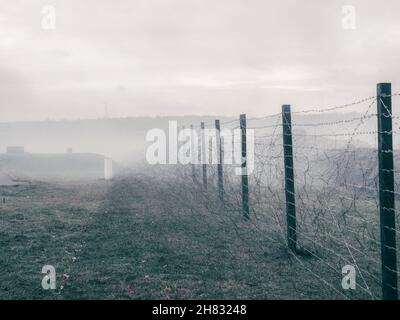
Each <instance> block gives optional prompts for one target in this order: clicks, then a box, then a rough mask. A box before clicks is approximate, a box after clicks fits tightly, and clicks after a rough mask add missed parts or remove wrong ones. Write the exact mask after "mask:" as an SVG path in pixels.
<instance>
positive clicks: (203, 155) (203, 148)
mask: <svg viewBox="0 0 400 320" xmlns="http://www.w3.org/2000/svg"><path fill="white" fill-rule="evenodd" d="M204 129H205V126H204V122H202V123H201V156H200V158H201V163H202V164H203V188H204V190H207V162H206V136H205V132H204Z"/></svg>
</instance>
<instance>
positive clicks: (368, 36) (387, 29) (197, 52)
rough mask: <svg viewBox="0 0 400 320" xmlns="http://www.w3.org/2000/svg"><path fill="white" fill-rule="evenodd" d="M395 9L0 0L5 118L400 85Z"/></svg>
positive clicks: (181, 107) (332, 2)
mask: <svg viewBox="0 0 400 320" xmlns="http://www.w3.org/2000/svg"><path fill="white" fill-rule="evenodd" d="M44 5H52V6H54V7H55V9H56V14H57V15H56V18H57V20H56V23H57V24H56V28H55V29H54V30H44V29H43V28H42V25H41V23H42V18H43V15H42V13H41V10H42V7H43V6H44ZM344 5H352V6H354V7H355V9H356V29H355V30H345V29H344V28H343V27H342V19H343V17H344V15H343V13H342V7H343V6H344ZM399 12H400V2H399V1H398V0H385V1H377V0H368V1H367V0H362V1H361V0H360V1H354V0H350V1H337V0H329V1H321V0H308V1H294V0H280V1H268V0H140V1H139V0H118V1H111V0H107V1H106V0H85V1H82V0H47V1H41V0H36V1H32V0H13V1H10V0H0V121H14V120H40V119H76V118H96V117H104V115H105V105H106V104H107V105H108V115H109V116H143V115H150V116H153V115H184V114H198V115H205V114H209V115H237V114H239V113H244V112H246V113H248V114H251V115H263V114H269V113H275V112H277V111H278V110H280V105H281V104H282V103H291V104H292V105H293V108H295V109H296V108H297V109H302V108H308V107H310V108H311V107H315V106H324V105H332V104H333V105H335V104H341V103H345V102H350V101H353V100H357V99H358V98H362V97H365V96H371V95H373V94H374V93H375V85H376V83H377V82H382V81H391V82H393V86H394V90H396V88H400V72H399V70H400V68H399V67H400V58H399V57H400V50H399V49H400V41H399V39H400V19H399V17H398V15H399Z"/></svg>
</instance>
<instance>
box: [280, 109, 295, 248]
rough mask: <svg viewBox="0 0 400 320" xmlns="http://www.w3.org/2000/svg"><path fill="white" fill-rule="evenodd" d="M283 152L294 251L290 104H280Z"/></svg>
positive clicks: (290, 232)
mask: <svg viewBox="0 0 400 320" xmlns="http://www.w3.org/2000/svg"><path fill="white" fill-rule="evenodd" d="M282 127H283V152H284V166H285V196H286V216H287V218H286V219H287V241H288V246H289V249H290V250H292V251H294V252H296V249H297V233H296V200H295V193H294V174H293V140H292V116H291V111H290V105H283V106H282Z"/></svg>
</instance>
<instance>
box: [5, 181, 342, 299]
mask: <svg viewBox="0 0 400 320" xmlns="http://www.w3.org/2000/svg"><path fill="white" fill-rule="evenodd" d="M176 188H178V189H177V190H173V189H172V188H171V186H170V185H168V184H164V183H163V182H162V181H159V180H158V179H157V178H151V177H145V176H138V175H135V176H128V177H121V178H117V179H115V180H114V181H113V182H106V181H97V182H92V183H75V184H61V183H59V184H47V183H36V184H31V185H25V186H17V187H1V188H0V195H1V196H2V197H4V198H5V199H6V202H5V204H2V205H1V224H0V246H1V252H2V253H1V255H0V268H1V270H2V272H1V274H0V299H198V298H202V299H318V298H322V299H328V298H330V299H341V298H343V296H341V295H340V294H339V293H337V292H336V291H335V290H332V289H331V288H329V287H327V286H326V285H325V284H324V282H323V281H321V279H319V278H318V277H316V276H315V274H313V272H312V270H307V269H308V268H309V266H310V264H311V265H312V266H313V270H315V268H317V269H319V270H320V271H321V270H323V269H324V268H326V267H324V266H322V265H318V261H315V262H314V261H313V260H312V259H311V258H310V257H307V256H299V257H297V258H294V257H293V256H292V255H291V254H290V253H289V252H288V251H287V249H286V246H285V244H284V242H282V241H281V240H280V238H279V235H277V234H276V232H275V231H273V230H270V231H268V230H263V231H262V232H261V233H260V230H257V229H256V228H255V227H254V226H252V225H251V224H249V223H247V222H246V221H243V219H242V217H241V216H240V215H236V214H232V213H229V212H225V211H224V210H223V209H221V210H216V211H215V210H214V211H213V210H206V208H205V207H204V205H200V204H198V203H196V202H193V203H190V202H187V201H186V202H182V201H179V188H182V187H180V186H179V185H178V186H176ZM177 195H178V197H177ZM182 203H185V204H184V205H182ZM44 265H53V266H54V267H55V268H56V272H57V289H56V290H44V289H42V287H41V280H42V277H43V275H42V274H41V269H42V267H43V266H44ZM304 266H308V268H305V267H304ZM320 274H321V273H320ZM326 277H328V275H326ZM330 281H332V282H335V283H337V285H338V286H339V285H340V283H341V276H340V275H338V276H337V278H336V277H333V278H332V276H330Z"/></svg>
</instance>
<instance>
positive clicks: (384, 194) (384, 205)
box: [377, 83, 398, 300]
mask: <svg viewBox="0 0 400 320" xmlns="http://www.w3.org/2000/svg"><path fill="white" fill-rule="evenodd" d="M391 92H392V89H391V84H390V83H380V84H378V86H377V99H378V157H379V211H380V225H381V258H382V293H383V299H384V300H397V299H398V292H397V260H396V259H397V258H396V225H395V224H396V222H395V197H394V172H393V135H392V96H391V94H392V93H391Z"/></svg>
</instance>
